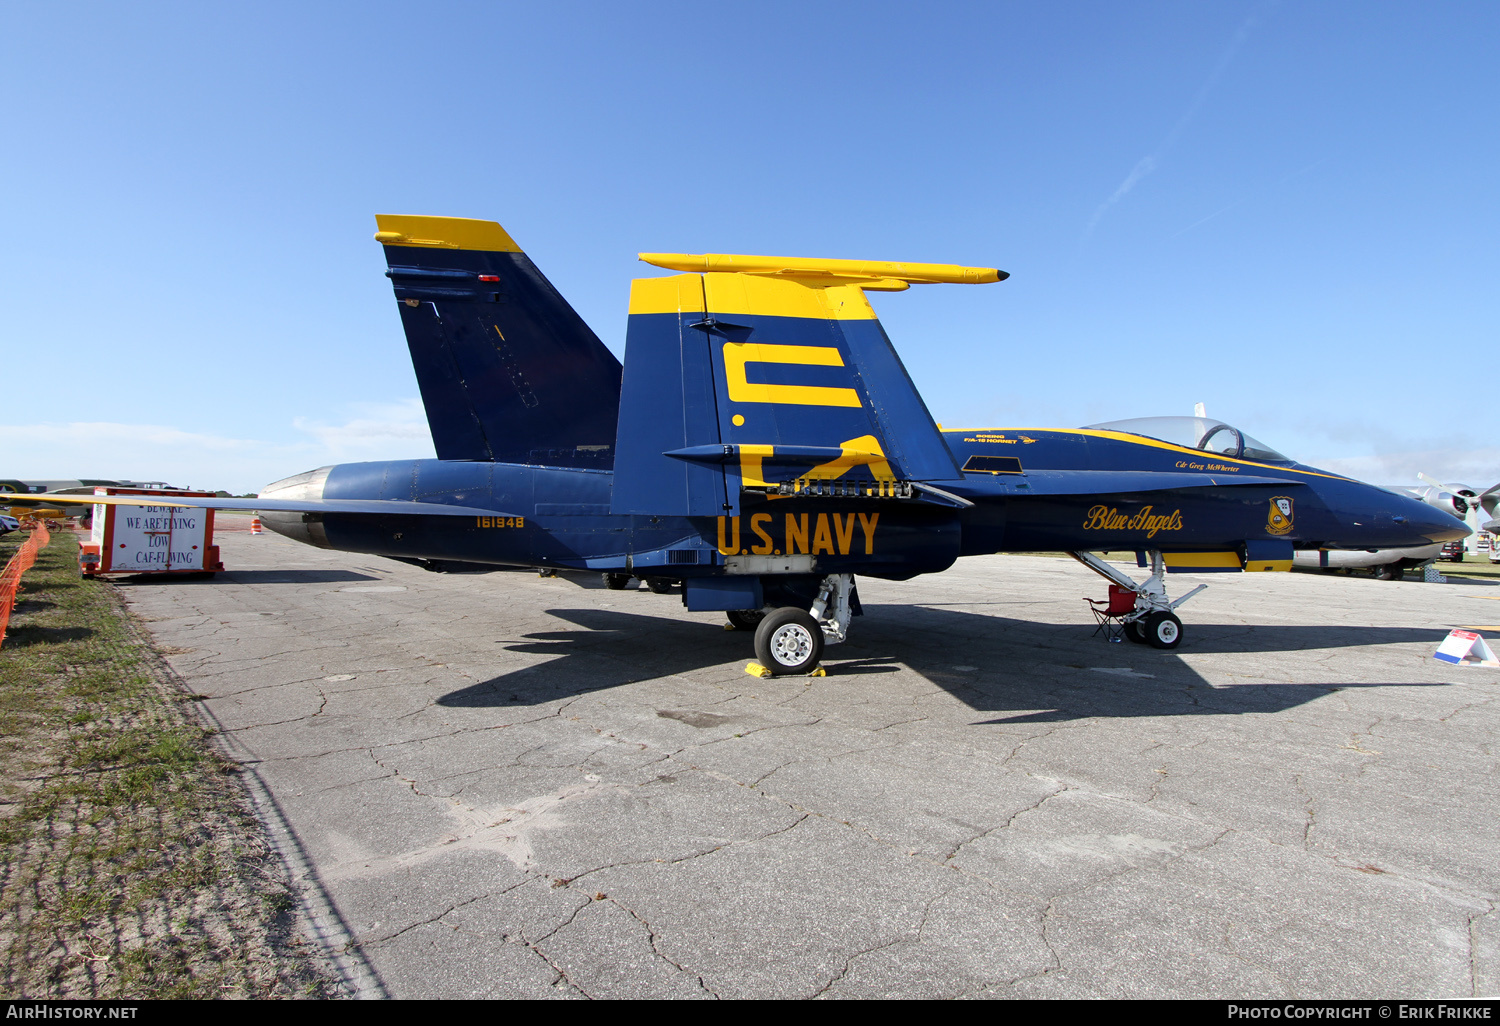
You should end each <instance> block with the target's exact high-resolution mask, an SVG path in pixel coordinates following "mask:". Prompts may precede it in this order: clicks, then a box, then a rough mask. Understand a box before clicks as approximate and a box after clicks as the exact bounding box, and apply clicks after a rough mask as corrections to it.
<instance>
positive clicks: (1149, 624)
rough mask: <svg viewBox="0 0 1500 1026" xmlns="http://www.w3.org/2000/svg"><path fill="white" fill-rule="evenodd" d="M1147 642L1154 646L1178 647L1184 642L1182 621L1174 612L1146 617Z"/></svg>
mask: <svg viewBox="0 0 1500 1026" xmlns="http://www.w3.org/2000/svg"><path fill="white" fill-rule="evenodd" d="M1145 632H1146V642H1147V643H1148V644H1149V645H1150V646H1151V647H1152V648H1176V647H1177V646H1178V645H1180V644H1182V621H1181V620H1179V619H1177V617H1176V616H1175V615H1174V614H1172V613H1152V614H1151V615H1150V616H1148V617H1146V626H1145Z"/></svg>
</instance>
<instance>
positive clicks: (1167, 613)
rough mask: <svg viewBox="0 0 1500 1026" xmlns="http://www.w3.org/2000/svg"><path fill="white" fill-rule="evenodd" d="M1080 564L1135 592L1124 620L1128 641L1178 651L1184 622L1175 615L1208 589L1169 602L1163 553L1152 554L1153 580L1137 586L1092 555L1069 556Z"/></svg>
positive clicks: (1202, 587)
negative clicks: (1132, 605) (1184, 604)
mask: <svg viewBox="0 0 1500 1026" xmlns="http://www.w3.org/2000/svg"><path fill="white" fill-rule="evenodd" d="M1068 555H1070V556H1072V557H1073V558H1074V559H1076V560H1078V562H1080V563H1082V564H1083V565H1084V566H1086V567H1088V568H1089V569H1090V570H1092V571H1094V573H1096V574H1098V575H1099V576H1100V577H1103V578H1104V579H1105V580H1107V581H1110V582H1112V583H1114V584H1118V585H1119V586H1120V587H1122V588H1126V589H1128V590H1130V591H1133V592H1135V610H1134V611H1133V612H1131V613H1130V614H1129V615H1127V616H1126V617H1125V618H1124V624H1125V637H1127V638H1129V639H1130V640H1131V641H1134V642H1136V643H1137V644H1147V645H1150V646H1151V647H1152V648H1176V647H1177V646H1178V645H1180V644H1181V643H1182V621H1181V620H1179V619H1177V614H1176V613H1175V612H1173V610H1175V609H1176V608H1177V607H1178V606H1180V605H1182V604H1183V603H1184V602H1186V601H1187V600H1188V599H1190V598H1192V597H1193V596H1194V595H1196V594H1198V593H1199V592H1200V591H1202V590H1203V589H1204V588H1207V587H1208V585H1206V584H1200V585H1198V587H1196V588H1194V589H1193V590H1192V591H1190V592H1188V593H1187V594H1186V595H1184V596H1182V598H1180V599H1178V600H1177V601H1176V602H1172V601H1170V600H1168V598H1167V586H1166V576H1167V567H1166V562H1165V561H1164V560H1163V559H1162V556H1161V553H1160V552H1152V553H1151V554H1150V555H1151V576H1150V577H1148V578H1146V579H1145V580H1144V581H1140V582H1137V581H1135V580H1133V579H1132V578H1131V577H1129V576H1128V575H1126V574H1125V573H1122V572H1121V571H1120V570H1118V569H1116V568H1115V567H1113V566H1110V565H1109V564H1108V563H1106V562H1104V560H1102V559H1100V558H1099V557H1098V556H1096V555H1094V554H1093V553H1092V552H1070V553H1068Z"/></svg>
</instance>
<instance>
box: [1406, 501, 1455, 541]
mask: <svg viewBox="0 0 1500 1026" xmlns="http://www.w3.org/2000/svg"><path fill="white" fill-rule="evenodd" d="M1403 518H1404V520H1403ZM1392 519H1394V520H1395V521H1396V523H1398V524H1403V525H1404V526H1405V527H1406V529H1407V530H1409V531H1410V532H1411V533H1412V535H1413V537H1416V538H1421V539H1425V540H1426V541H1428V542H1431V543H1433V544H1437V543H1439V542H1451V541H1461V540H1462V539H1464V538H1467V537H1468V536H1469V535H1471V534H1473V533H1474V532H1472V531H1470V530H1469V525H1468V524H1466V523H1464V522H1463V521H1462V520H1460V519H1458V518H1457V517H1455V516H1454V515H1453V514H1451V513H1445V512H1443V511H1442V510H1440V509H1437V508H1435V507H1432V506H1429V505H1427V503H1425V502H1418V501H1417V500H1415V499H1411V500H1408V501H1407V502H1404V503H1402V504H1401V506H1400V508H1399V509H1397V510H1396V511H1395V513H1394V515H1393V517H1392ZM1413 544H1421V542H1414V543H1413Z"/></svg>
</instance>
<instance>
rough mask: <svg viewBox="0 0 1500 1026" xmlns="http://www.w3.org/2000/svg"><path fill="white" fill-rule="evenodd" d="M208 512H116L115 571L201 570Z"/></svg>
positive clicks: (176, 509) (164, 509)
mask: <svg viewBox="0 0 1500 1026" xmlns="http://www.w3.org/2000/svg"><path fill="white" fill-rule="evenodd" d="M206 512H207V511H206V510H201V509H183V508H182V507H180V506H124V507H118V508H117V509H116V510H115V524H114V527H115V529H114V539H113V541H112V542H111V544H110V561H109V562H110V566H111V567H113V568H114V569H116V570H202V569H204V566H203V554H204V548H203V536H204V527H205V526H206V523H207V517H206V516H205V514H206Z"/></svg>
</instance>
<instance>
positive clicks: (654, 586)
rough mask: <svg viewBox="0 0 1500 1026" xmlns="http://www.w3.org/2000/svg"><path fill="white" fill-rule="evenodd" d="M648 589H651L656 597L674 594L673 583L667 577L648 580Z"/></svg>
mask: <svg viewBox="0 0 1500 1026" xmlns="http://www.w3.org/2000/svg"><path fill="white" fill-rule="evenodd" d="M646 587H648V588H650V589H651V593H652V594H654V595H670V594H672V582H671V581H669V580H667V579H666V578H665V577H648V578H646Z"/></svg>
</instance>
